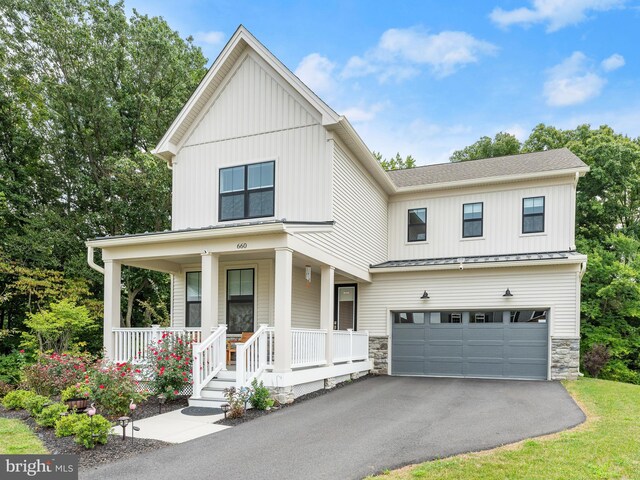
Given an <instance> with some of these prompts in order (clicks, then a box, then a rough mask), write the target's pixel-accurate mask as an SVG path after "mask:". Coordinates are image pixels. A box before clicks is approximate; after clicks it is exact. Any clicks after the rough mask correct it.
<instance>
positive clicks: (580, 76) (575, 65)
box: [544, 52, 607, 107]
mask: <svg viewBox="0 0 640 480" xmlns="http://www.w3.org/2000/svg"><path fill="white" fill-rule="evenodd" d="M590 63H591V62H590V61H589V59H588V58H587V57H586V56H585V54H584V53H582V52H573V54H572V55H571V56H570V57H568V58H566V59H565V60H563V61H562V62H561V63H559V64H558V65H556V66H555V67H553V68H551V69H550V70H549V72H548V79H547V81H546V82H545V84H544V96H545V97H546V99H547V105H550V106H552V107H566V106H569V105H577V104H580V103H584V102H586V101H587V100H590V99H591V98H594V97H597V96H598V95H600V92H601V91H602V88H603V87H604V85H605V83H606V82H607V81H606V80H605V79H604V78H603V77H601V76H600V75H598V74H597V73H596V72H595V71H594V69H593V67H592V66H591V65H590Z"/></svg>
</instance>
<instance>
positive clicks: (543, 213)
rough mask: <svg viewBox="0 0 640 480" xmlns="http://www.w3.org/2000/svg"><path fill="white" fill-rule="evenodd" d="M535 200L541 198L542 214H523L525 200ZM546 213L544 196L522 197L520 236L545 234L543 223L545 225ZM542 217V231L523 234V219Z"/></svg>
mask: <svg viewBox="0 0 640 480" xmlns="http://www.w3.org/2000/svg"><path fill="white" fill-rule="evenodd" d="M536 198H541V199H542V213H524V201H525V200H531V199H536ZM546 213H547V198H546V196H545V195H538V196H535V197H523V198H522V219H521V222H522V229H521V231H522V235H531V234H536V233H545V223H546V220H547V219H546ZM540 215H542V230H533V231H530V232H525V231H524V219H525V217H537V216H540Z"/></svg>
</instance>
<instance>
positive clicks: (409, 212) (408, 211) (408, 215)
mask: <svg viewBox="0 0 640 480" xmlns="http://www.w3.org/2000/svg"><path fill="white" fill-rule="evenodd" d="M415 210H424V240H411V238H410V237H409V229H410V228H411V222H410V217H411V212H413V211H415ZM428 221H429V212H428V211H427V207H417V208H408V209H407V243H420V242H426V241H427V222H428Z"/></svg>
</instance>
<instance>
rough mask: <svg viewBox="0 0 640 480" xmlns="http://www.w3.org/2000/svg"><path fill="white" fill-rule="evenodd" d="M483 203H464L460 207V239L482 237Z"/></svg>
mask: <svg viewBox="0 0 640 480" xmlns="http://www.w3.org/2000/svg"><path fill="white" fill-rule="evenodd" d="M482 215H483V203H482V202H478V203H465V204H464V205H463V206H462V237H463V238H472V237H481V236H482Z"/></svg>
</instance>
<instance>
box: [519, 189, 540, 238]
mask: <svg viewBox="0 0 640 480" xmlns="http://www.w3.org/2000/svg"><path fill="white" fill-rule="evenodd" d="M538 232H544V197H531V198H523V199H522V233H538Z"/></svg>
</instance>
